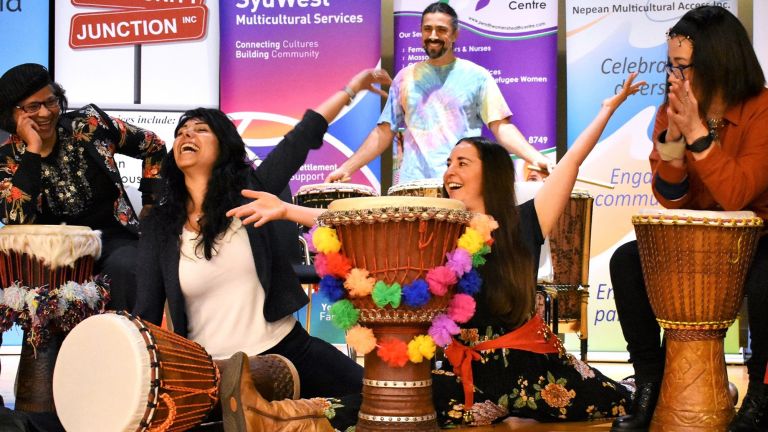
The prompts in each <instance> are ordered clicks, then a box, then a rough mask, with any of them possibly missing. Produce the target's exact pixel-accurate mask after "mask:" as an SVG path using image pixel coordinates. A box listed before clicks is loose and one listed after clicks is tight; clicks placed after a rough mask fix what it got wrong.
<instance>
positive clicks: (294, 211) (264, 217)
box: [227, 189, 325, 228]
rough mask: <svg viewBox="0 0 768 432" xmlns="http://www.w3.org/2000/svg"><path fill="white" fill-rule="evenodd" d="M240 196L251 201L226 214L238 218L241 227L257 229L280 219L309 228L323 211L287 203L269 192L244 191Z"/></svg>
mask: <svg viewBox="0 0 768 432" xmlns="http://www.w3.org/2000/svg"><path fill="white" fill-rule="evenodd" d="M242 194H243V196H244V197H246V198H251V199H253V201H251V202H249V203H248V204H243V205H241V206H239V207H235V208H233V209H231V210H230V211H228V212H227V217H233V216H234V217H237V218H240V219H242V222H243V225H248V224H251V223H252V224H253V226H254V227H257V228H258V227H260V226H262V225H264V224H265V223H267V222H270V221H273V220H280V219H285V220H289V221H291V222H296V223H300V224H302V225H304V226H309V227H311V226H312V225H314V224H315V219H316V218H317V217H318V216H319V215H320V213H322V212H324V211H325V210H324V209H316V208H310V207H302V206H298V205H295V204H290V203H287V202H285V201H283V200H281V199H280V198H278V197H276V196H275V195H272V194H271V193H269V192H259V191H254V190H250V189H244V190H243V191H242Z"/></svg>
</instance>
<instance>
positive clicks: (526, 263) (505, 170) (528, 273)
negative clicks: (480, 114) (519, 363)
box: [459, 137, 536, 329]
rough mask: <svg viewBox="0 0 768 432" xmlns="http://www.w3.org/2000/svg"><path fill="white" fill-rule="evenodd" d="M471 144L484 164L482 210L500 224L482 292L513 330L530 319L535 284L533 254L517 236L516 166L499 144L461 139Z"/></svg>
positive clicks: (493, 308) (494, 311)
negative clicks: (483, 204) (483, 206)
mask: <svg viewBox="0 0 768 432" xmlns="http://www.w3.org/2000/svg"><path fill="white" fill-rule="evenodd" d="M460 143H469V144H472V145H473V146H474V147H475V148H476V149H477V153H478V155H479V156H480V160H481V161H482V164H483V170H482V182H483V201H484V203H485V211H486V213H487V214H489V215H491V216H493V217H494V219H496V221H497V222H498V223H499V228H498V229H497V230H496V231H495V232H494V234H493V239H494V242H493V246H492V248H491V249H492V251H491V253H490V254H489V255H488V257H487V260H488V261H487V263H486V264H485V265H484V266H482V267H480V274H481V275H482V277H483V280H484V283H483V291H484V295H485V296H486V299H487V300H488V305H489V306H490V308H491V312H492V313H493V314H494V315H495V317H496V318H498V319H499V320H500V321H501V322H502V323H504V325H506V326H507V327H508V328H510V329H513V328H516V327H518V326H520V325H521V324H523V323H524V322H525V321H526V320H527V319H528V318H530V315H531V312H532V311H533V306H534V299H535V294H536V293H535V291H536V286H535V283H534V273H533V256H532V255H531V252H530V251H529V250H528V249H527V248H526V247H525V245H524V243H523V242H522V240H521V238H520V231H519V230H520V215H519V213H518V211H517V207H516V205H515V201H516V200H515V167H514V165H513V164H512V159H511V158H510V157H509V153H508V152H507V151H506V150H505V149H504V147H502V146H501V145H499V144H497V143H495V142H493V141H490V140H488V139H486V138H483V137H470V138H464V139H462V140H460V141H459V144H460Z"/></svg>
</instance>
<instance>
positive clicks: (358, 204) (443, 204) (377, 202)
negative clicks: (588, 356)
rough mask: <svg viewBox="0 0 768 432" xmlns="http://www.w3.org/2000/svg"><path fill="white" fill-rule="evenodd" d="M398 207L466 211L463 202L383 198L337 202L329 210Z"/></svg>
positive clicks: (405, 197) (347, 199) (407, 197)
mask: <svg viewBox="0 0 768 432" xmlns="http://www.w3.org/2000/svg"><path fill="white" fill-rule="evenodd" d="M398 207H431V208H438V209H446V210H464V209H465V208H466V207H465V206H464V203H462V202H461V201H459V200H455V199H449V198H428V197H411V196H382V197H362V198H345V199H340V200H336V201H334V202H332V203H331V205H329V206H328V210H337V211H344V210H369V209H378V208H398Z"/></svg>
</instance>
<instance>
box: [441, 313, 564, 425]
mask: <svg viewBox="0 0 768 432" xmlns="http://www.w3.org/2000/svg"><path fill="white" fill-rule="evenodd" d="M558 342H559V340H558V339H557V336H555V335H554V334H552V332H551V331H550V330H549V327H547V326H546V324H544V321H543V320H542V319H541V316H539V315H538V314H536V315H534V316H533V317H532V318H531V319H529V320H528V322H526V323H525V324H523V325H522V326H520V327H518V328H516V329H515V330H513V331H511V332H509V333H507V334H505V335H503V336H499V337H497V338H496V339H492V340H489V341H485V342H481V343H479V344H477V345H475V346H472V347H468V346H466V345H464V344H463V343H461V342H459V341H457V340H456V339H455V338H454V339H453V341H451V344H450V345H448V347H447V348H446V349H445V356H446V357H448V360H449V361H450V362H451V365H452V366H453V372H454V373H455V374H456V376H458V377H460V378H461V383H462V386H463V387H464V409H465V410H468V409H470V408H471V407H472V404H473V403H474V381H473V379H472V361H473V360H480V351H486V350H492V349H502V348H509V349H516V350H522V351H530V352H535V353H539V354H556V353H559V352H560V344H559V343H558Z"/></svg>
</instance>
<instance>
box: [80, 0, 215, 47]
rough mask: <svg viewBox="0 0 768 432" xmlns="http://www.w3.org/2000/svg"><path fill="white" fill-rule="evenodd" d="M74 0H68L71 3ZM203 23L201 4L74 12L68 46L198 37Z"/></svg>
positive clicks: (116, 0) (114, 1) (126, 0)
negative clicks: (70, 0)
mask: <svg viewBox="0 0 768 432" xmlns="http://www.w3.org/2000/svg"><path fill="white" fill-rule="evenodd" d="M77 1H78V0H72V2H73V4H74V3H75V2H77ZM89 3H96V1H94V2H89ZM98 3H100V4H101V5H102V6H105V5H106V4H108V3H109V4H117V3H120V4H121V5H125V4H127V3H132V4H139V3H150V2H149V1H147V0H144V1H143V2H141V1H138V0H132V1H130V0H122V1H120V0H111V1H107V0H99V1H98ZM152 3H154V2H152ZM188 3H189V1H188ZM207 24H208V8H206V7H205V6H204V5H197V6H183V7H173V8H168V7H166V8H163V9H154V8H152V9H142V10H121V11H113V12H93V13H84V14H76V15H74V16H73V17H72V22H71V25H70V31H69V46H71V47H72V48H93V47H104V46H115V45H135V44H146V43H158V42H177V41H184V40H195V39H202V38H203V37H204V36H205V32H206V28H207Z"/></svg>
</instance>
